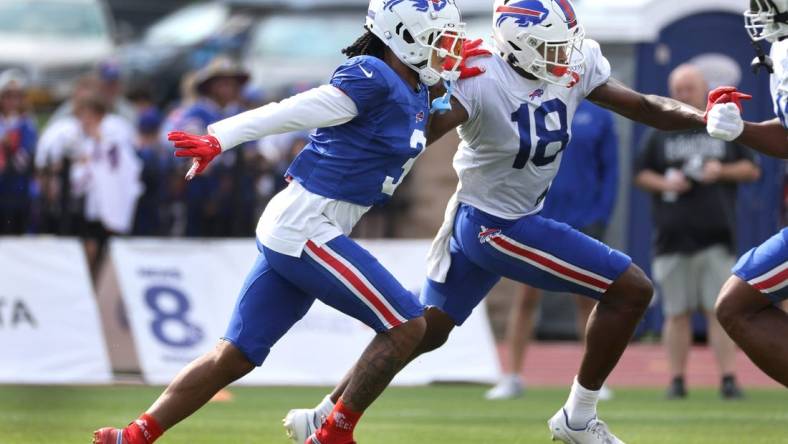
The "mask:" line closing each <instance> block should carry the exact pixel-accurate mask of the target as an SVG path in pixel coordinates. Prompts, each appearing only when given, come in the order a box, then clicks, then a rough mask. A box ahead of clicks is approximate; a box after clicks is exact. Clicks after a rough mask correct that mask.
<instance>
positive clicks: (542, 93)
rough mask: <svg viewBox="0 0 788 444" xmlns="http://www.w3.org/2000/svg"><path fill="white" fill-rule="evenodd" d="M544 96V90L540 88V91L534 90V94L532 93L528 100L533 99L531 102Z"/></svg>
mask: <svg viewBox="0 0 788 444" xmlns="http://www.w3.org/2000/svg"><path fill="white" fill-rule="evenodd" d="M543 95H544V90H543V89H542V88H539V89H535V90H533V92H531V94H528V98H529V99H531V100H535V99H537V98H539V97H542V96H543Z"/></svg>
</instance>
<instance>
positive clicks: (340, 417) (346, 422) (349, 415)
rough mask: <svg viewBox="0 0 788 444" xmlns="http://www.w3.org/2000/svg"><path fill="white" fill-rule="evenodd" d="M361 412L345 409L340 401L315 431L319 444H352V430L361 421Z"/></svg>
mask: <svg viewBox="0 0 788 444" xmlns="http://www.w3.org/2000/svg"><path fill="white" fill-rule="evenodd" d="M362 414H363V412H354V411H352V410H350V409H349V408H347V406H346V405H345V403H344V402H343V401H342V399H340V400H339V402H337V405H335V406H334V410H333V411H332V412H331V414H330V415H328V419H326V422H325V423H324V424H323V426H322V427H320V430H318V431H317V439H318V441H320V444H347V443H351V442H353V429H355V428H356V423H358V420H359V419H361V415H362Z"/></svg>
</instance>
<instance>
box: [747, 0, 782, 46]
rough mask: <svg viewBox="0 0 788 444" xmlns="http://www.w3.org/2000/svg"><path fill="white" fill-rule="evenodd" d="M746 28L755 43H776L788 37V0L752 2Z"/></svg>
mask: <svg viewBox="0 0 788 444" xmlns="http://www.w3.org/2000/svg"><path fill="white" fill-rule="evenodd" d="M744 27H745V29H747V32H748V33H749V34H750V38H752V40H753V41H756V42H757V41H760V40H768V41H770V42H776V41H777V40H778V39H779V38H780V37H784V36H786V35H788V0H750V9H748V10H747V11H744Z"/></svg>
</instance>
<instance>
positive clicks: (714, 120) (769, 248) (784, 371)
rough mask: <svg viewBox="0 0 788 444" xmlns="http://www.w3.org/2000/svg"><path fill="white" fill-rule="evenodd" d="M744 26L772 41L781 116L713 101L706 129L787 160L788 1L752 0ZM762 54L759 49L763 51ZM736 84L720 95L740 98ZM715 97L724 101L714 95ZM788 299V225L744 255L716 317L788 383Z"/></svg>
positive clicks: (764, 60) (769, 61)
mask: <svg viewBox="0 0 788 444" xmlns="http://www.w3.org/2000/svg"><path fill="white" fill-rule="evenodd" d="M744 18H745V27H746V28H747V31H748V33H749V34H750V37H751V38H752V40H753V41H754V42H756V44H757V43H758V42H759V41H762V40H767V41H769V42H771V44H772V48H771V53H770V56H769V57H767V56H766V55H765V54H763V53H762V52H761V53H760V54H759V59H760V60H759V61H758V62H757V63H758V64H761V65H765V66H766V67H767V70H769V71H770V72H771V73H772V74H771V93H772V100H773V102H774V113H775V115H776V116H777V118H775V119H773V120H769V121H766V122H760V123H750V122H743V121H742V118H741V113H740V111H741V110H740V108H739V107H737V106H736V105H735V104H732V103H720V104H717V105H714V106H713V107H712V108H711V110H710V111H709V114H708V125H707V128H706V129H707V131H708V132H709V134H711V135H712V136H714V137H717V138H720V139H723V140H736V142H739V143H741V144H744V145H748V146H750V147H752V148H754V149H756V150H758V151H760V152H762V153H764V154H768V155H770V156H775V157H779V158H782V159H786V158H788V131H786V128H787V127H786V123H788V122H786V113H788V0H753V1H751V2H750V9H749V10H747V11H745V12H744ZM759 52H760V51H759ZM736 94H738V93H736V91H735V88H728V89H727V90H721V91H718V94H717V95H722V96H727V100H730V99H735V98H736V97H735V95H736ZM709 100H710V101H714V100H721V101H722V102H725V101H726V98H722V99H720V98H718V97H716V96H713V95H710V97H709ZM785 300H788V228H783V229H782V230H781V231H780V232H779V233H777V234H775V235H774V236H772V237H771V238H769V239H768V240H766V242H764V243H763V244H761V245H759V246H758V247H755V248H753V249H752V250H750V251H749V252H747V253H746V254H745V255H744V256H742V257H741V258H740V259H739V261H738V262H737V263H736V265H735V266H734V267H733V275H732V276H731V277H730V279H728V281H727V282H726V283H725V285H724V286H723V287H722V290H721V292H720V296H719V298H718V299H717V307H716V311H717V318H718V319H719V320H720V324H722V326H723V327H724V328H725V331H727V332H728V335H730V337H731V338H733V340H734V341H736V343H737V344H739V346H740V347H741V348H742V350H744V352H745V353H747V356H749V357H750V359H752V361H753V362H755V364H757V365H758V367H760V368H761V370H763V371H764V372H765V373H766V374H768V375H769V376H771V377H772V378H774V379H775V380H777V381H778V382H780V383H781V384H783V385H785V386H786V387H788V341H786V340H785V339H786V338H788V314H786V313H785V312H784V311H782V310H780V309H779V308H778V307H777V306H776V304H777V303H779V302H781V301H785Z"/></svg>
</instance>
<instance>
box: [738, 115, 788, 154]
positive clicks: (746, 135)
mask: <svg viewBox="0 0 788 444" xmlns="http://www.w3.org/2000/svg"><path fill="white" fill-rule="evenodd" d="M736 142H738V143H741V144H742V145H747V146H748V147H750V148H752V149H754V150H757V151H760V152H762V153H763V154H766V155H768V156H773V157H779V158H780V159H788V130H786V129H785V127H783V125H782V123H780V119H772V120H767V121H765V122H757V123H756V122H744V131H742V133H741V136H739V138H738V139H736Z"/></svg>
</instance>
